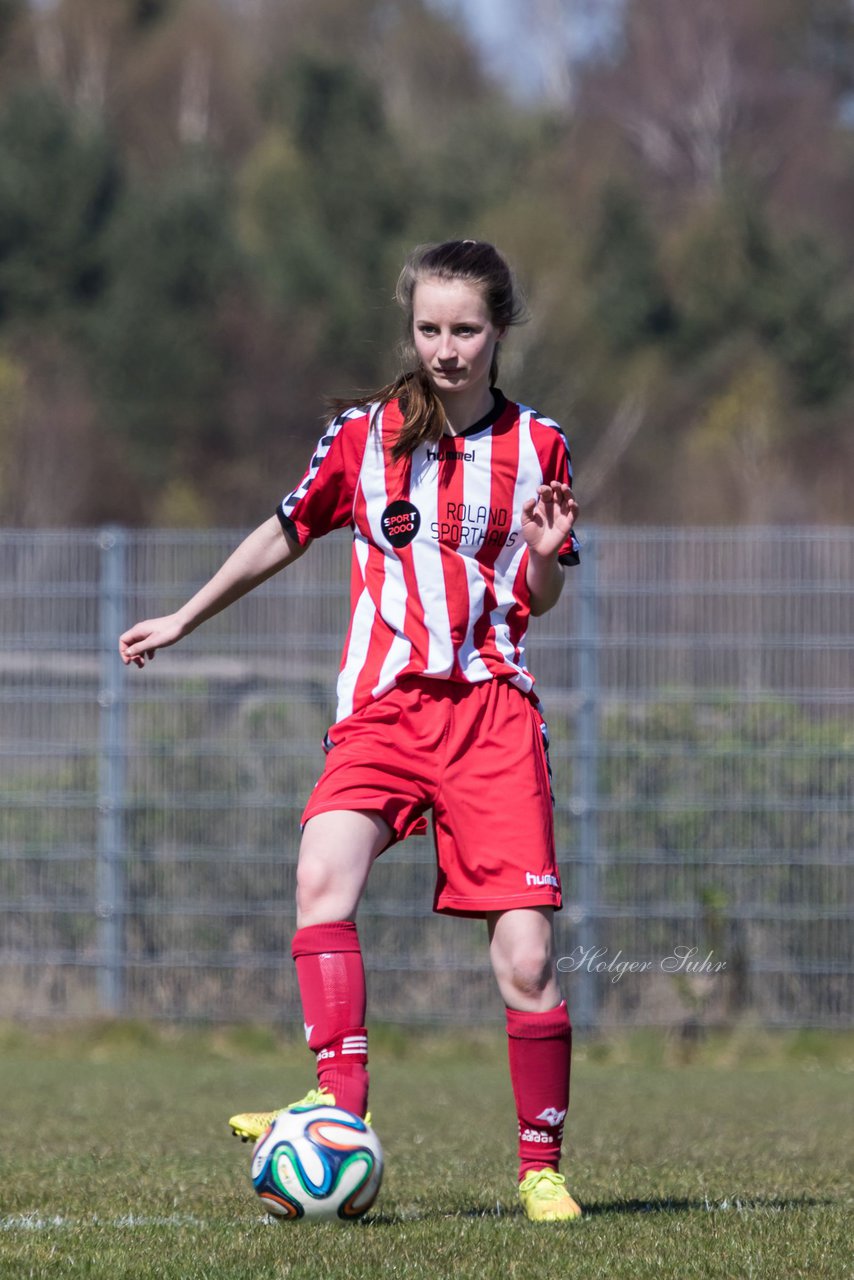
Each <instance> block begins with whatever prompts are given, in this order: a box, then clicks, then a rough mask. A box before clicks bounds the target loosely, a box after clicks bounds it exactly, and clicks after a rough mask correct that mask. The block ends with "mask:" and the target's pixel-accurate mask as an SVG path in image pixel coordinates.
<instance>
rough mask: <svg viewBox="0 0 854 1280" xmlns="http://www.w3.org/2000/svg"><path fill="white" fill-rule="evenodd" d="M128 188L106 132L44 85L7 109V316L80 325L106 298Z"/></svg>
mask: <svg viewBox="0 0 854 1280" xmlns="http://www.w3.org/2000/svg"><path fill="white" fill-rule="evenodd" d="M120 191H121V169H120V162H119V159H118V156H117V154H116V152H115V150H114V148H113V147H112V146H111V145H110V143H109V142H108V140H107V138H106V136H105V134H104V133H103V132H102V131H100V130H97V129H92V128H87V127H85V126H82V125H81V126H77V125H76V124H75V122H74V120H73V118H72V117H70V116H69V114H68V112H67V111H65V110H64V108H63V106H62V104H61V103H60V102H59V100H58V99H57V98H56V97H55V96H54V95H53V94H51V93H49V92H45V91H43V90H41V89H31V90H27V91H19V92H17V93H15V94H14V95H13V96H12V97H11V98H9V99H8V100H7V101H6V102H5V103H4V104H3V109H2V114H0V324H3V323H5V324H20V323H32V322H40V323H48V324H51V323H57V322H59V323H63V324H72V325H74V324H79V323H80V319H81V317H82V316H85V315H86V314H87V313H89V312H90V311H91V310H92V308H93V307H94V306H95V305H96V304H97V303H98V301H99V300H100V299H101V297H102V295H103V292H104V287H105V277H106V260H105V259H106V233H107V231H108V228H109V226H110V221H111V218H112V216H113V214H114V212H115V209H116V205H117V202H118V199H119V194H120Z"/></svg>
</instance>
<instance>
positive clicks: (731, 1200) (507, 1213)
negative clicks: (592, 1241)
mask: <svg viewBox="0 0 854 1280" xmlns="http://www.w3.org/2000/svg"><path fill="white" fill-rule="evenodd" d="M835 1203H836V1201H835V1200H833V1199H832V1198H831V1197H824V1198H823V1199H815V1198H813V1197H810V1196H799V1197H795V1198H792V1199H785V1200H784V1199H779V1198H777V1197H769V1198H765V1197H756V1196H731V1197H728V1198H727V1199H724V1200H674V1199H671V1198H669V1197H668V1198H667V1199H652V1200H605V1201H594V1202H593V1203H589V1202H587V1201H585V1202H584V1204H583V1206H582V1207H583V1210H584V1217H585V1218H595V1217H600V1216H602V1215H604V1214H609V1213H636V1214H642V1213H698V1212H699V1213H733V1212H735V1213H755V1212H758V1211H763V1210H764V1211H765V1212H773V1213H784V1212H785V1211H786V1210H788V1209H813V1208H819V1207H822V1206H827V1205H833V1204H835ZM522 1216H523V1215H522V1208H521V1206H520V1205H517V1204H512V1205H507V1206H505V1205H503V1204H493V1205H490V1206H489V1207H487V1206H486V1205H483V1206H472V1208H470V1209H457V1210H455V1211H450V1212H449V1211H447V1210H442V1209H439V1208H434V1209H416V1210H413V1211H411V1212H407V1211H405V1210H404V1211H402V1212H401V1213H376V1214H370V1215H369V1216H368V1217H366V1218H365V1219H364V1225H365V1226H366V1227H394V1226H400V1225H401V1223H404V1222H426V1221H427V1220H428V1219H431V1218H433V1219H436V1220H438V1219H442V1218H484V1219H487V1218H493V1219H495V1221H499V1220H500V1219H502V1218H520V1217H522Z"/></svg>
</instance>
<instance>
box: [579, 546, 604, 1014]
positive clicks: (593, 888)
mask: <svg viewBox="0 0 854 1280" xmlns="http://www.w3.org/2000/svg"><path fill="white" fill-rule="evenodd" d="M597 551H598V547H597V541H596V531H595V529H591V528H589V527H588V529H587V531H586V536H585V538H584V544H583V548H582V552H581V563H580V566H579V568H580V576H581V581H580V591H579V638H578V682H579V692H580V695H581V701H580V705H579V712H578V746H577V759H576V767H575V777H576V780H577V781H576V792H575V796H574V797H573V802H572V810H573V812H574V814H575V815H576V818H577V821H578V853H579V872H578V893H579V903H578V906H579V913H580V919H579V929H578V937H579V944H580V946H581V948H582V953H587V952H589V951H591V950H592V949H594V948H595V947H597V946H599V945H601V939H600V938H598V937H597V934H596V930H597V926H598V918H599V865H598V857H599V710H600V707H599V586H598V570H597ZM576 982H577V984H578V988H577V991H576V993H575V994H574V996H573V1022H576V1023H577V1024H578V1025H579V1027H584V1028H587V1029H588V1030H589V1029H593V1028H595V1026H596V1024H597V1021H598V995H597V977H596V974H595V973H592V972H590V971H589V970H588V968H587V966H586V965H585V966H583V967H582V968H581V969H579V970H578V973H577V976H576Z"/></svg>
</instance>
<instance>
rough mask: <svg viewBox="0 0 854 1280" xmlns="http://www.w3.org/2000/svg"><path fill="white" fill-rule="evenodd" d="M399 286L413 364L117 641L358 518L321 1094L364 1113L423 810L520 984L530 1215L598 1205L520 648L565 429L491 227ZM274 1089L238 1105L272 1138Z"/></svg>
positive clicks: (144, 647) (543, 785) (309, 987)
mask: <svg viewBox="0 0 854 1280" xmlns="http://www.w3.org/2000/svg"><path fill="white" fill-rule="evenodd" d="M397 297H398V301H399V302H400V304H401V306H402V308H403V311H404V314H405V317H406V337H407V343H408V346H409V356H410V361H409V363H410V365H411V367H410V368H409V369H408V370H407V371H406V372H404V373H403V374H402V375H401V376H400V377H399V378H398V379H397V380H396V381H395V382H394V383H392V384H391V385H389V386H387V387H384V388H383V389H382V390H381V391H379V392H377V393H376V394H375V395H372V396H368V397H365V398H362V399H360V400H356V401H354V402H353V403H351V404H348V406H347V407H346V408H344V409H343V410H342V411H341V412H340V413H339V414H338V416H337V417H335V419H334V420H333V421H332V422H331V423H330V424H329V426H328V427H327V428H326V430H325V432H324V434H323V436H322V438H321V440H320V442H319V444H318V446H317V449H316V452H315V454H314V456H313V458H312V459H311V463H310V465H309V468H308V471H307V472H306V474H305V476H304V477H303V479H302V480H301V482H300V484H299V485H298V486H297V488H296V489H294V491H293V492H292V493H290V494H288V495H287V497H285V498H284V499H283V500H282V502H281V504H280V506H279V507H278V509H277V511H276V514H275V515H274V516H272V517H271V518H270V519H269V520H267V521H266V522H265V523H264V524H262V525H260V526H259V528H258V529H256V530H255V531H254V532H253V533H251V534H250V535H249V537H248V538H246V540H245V541H244V542H243V543H242V544H241V545H240V546H239V547H238V548H237V550H236V551H235V552H234V553H233V554H232V555H231V556H230V557H229V559H228V560H227V561H226V562H225V564H224V565H223V566H222V568H221V569H220V570H219V571H218V572H217V573H216V574H215V575H214V577H213V578H212V579H211V580H210V582H208V583H207V585H206V586H204V587H202V589H201V590H200V591H199V592H198V593H197V594H196V595H195V596H193V598H192V599H191V600H190V601H188V602H187V603H186V604H185V605H184V606H183V607H182V608H180V609H179V610H178V611H177V612H176V613H174V614H171V615H169V616H167V617H163V618H155V619H150V620H147V621H144V622H139V623H137V624H136V625H135V626H133V627H131V628H130V630H128V631H126V632H125V633H124V635H123V636H122V637H121V639H120V641H119V647H120V651H121V655H122V658H123V660H124V662H125V663H126V664H129V663H135V664H136V665H137V666H139V667H142V666H143V665H144V664H145V662H146V660H147V659H149V658H151V657H153V656H154V654H155V652H156V651H157V650H158V649H161V648H164V647H166V646H167V645H171V644H175V642H176V641H178V640H180V639H181V638H182V637H183V636H186V635H188V634H189V633H190V632H191V631H193V630H194V629H195V628H196V627H197V626H199V624H200V623H202V622H204V621H205V620H206V619H207V618H210V617H212V616H213V615H214V614H216V613H218V612H220V610H222V609H224V608H225V607H226V606H227V605H229V604H231V603H232V602H233V601H234V600H237V599H238V598H239V597H241V596H242V595H244V594H245V593H246V592H248V591H250V590H252V588H253V587H256V586H257V585H258V584H259V583H261V582H263V581H265V579H267V578H269V577H270V576H271V575H272V574H274V573H276V572H278V571H279V570H280V569H283V568H285V566H286V565H289V564H291V563H292V562H293V561H294V560H296V559H297V558H298V557H299V556H301V555H302V554H303V552H305V551H306V550H307V548H308V547H309V545H310V543H311V542H312V540H313V539H314V538H319V537H322V536H323V535H324V534H326V533H328V532H329V531H330V530H331V529H338V528H341V527H343V526H345V525H348V526H349V527H350V528H351V529H352V530H353V561H352V592H351V599H352V602H353V607H352V616H351V619H350V628H349V631H348V634H347V639H346V642H345V645H344V654H343V659H342V664H341V671H340V676H339V680H338V712H337V717H336V721H335V723H334V724H333V725H332V727H331V728H330V730H329V733H328V734H327V736H326V740H325V742H324V749H325V751H326V763H325V768H324V771H323V774H322V776H321V778H320V780H319V782H318V783H317V785H316V787H315V789H314V791H313V793H312V795H311V798H310V799H309V802H308V805H307V807H306V809H305V812H304V814H303V828H302V840H301V843H300V850H299V861H298V866H297V921H296V923H297V928H296V933H295V934H294V938H293V946H292V950H293V956H294V960H295V962H296V971H297V980H298V983H299V990H300V997H301V1000H302V1006H303V1014H304V1018H305V1027H306V1035H307V1038H308V1043H309V1046H310V1048H311V1049H312V1050H314V1052H315V1054H316V1055H317V1074H318V1088H317V1089H316V1090H312V1091H311V1092H310V1093H309V1095H308V1097H307V1098H306V1099H304V1100H303V1103H302V1105H306V1104H308V1105H311V1104H312V1103H316V1104H317V1105H322V1104H324V1103H325V1104H330V1103H331V1101H334V1102H335V1104H337V1105H338V1106H341V1107H344V1108H346V1109H347V1110H349V1111H354V1112H357V1113H358V1114H359V1115H363V1116H364V1115H365V1113H366V1108H367V1096H368V1072H367V1061H368V1053H367V1031H366V1029H365V975H364V969H363V965H362V956H361V951H360V947H359V938H358V933H357V930H356V923H355V920H356V912H357V908H358V905H359V901H360V899H361V896H362V892H363V890H364V888H365V884H366V881H367V878H368V873H369V871H370V868H371V866H372V864H373V862H374V860H375V859H376V858H377V857H378V856H379V855H380V854H381V853H382V852H383V851H384V850H385V849H387V848H389V846H390V845H392V844H393V843H394V842H395V841H397V840H402V839H404V838H405V837H406V836H408V835H411V834H412V833H413V832H416V831H423V830H425V828H426V820H425V816H424V815H425V814H426V812H427V810H432V821H433V831H434V836H435V842H436V853H437V863H438V872H437V883H436V892H435V899H434V909H435V910H436V911H438V912H445V913H448V914H451V915H467V916H480V917H482V918H485V919H486V921H487V927H488V936H489V954H490V960H491V962H492V967H493V970H494V973H495V977H496V979H497V982H498V987H499V990H500V992H501V995H502V997H503V1000H504V1003H505V1005H506V1017H507V1035H508V1045H509V1057H510V1074H511V1080H512V1085H513V1093H514V1097H515V1102H516V1110H517V1114H518V1119H519V1177H520V1183H519V1191H520V1197H521V1200H522V1204H523V1206H524V1209H525V1212H526V1213H527V1215H528V1217H529V1218H531V1219H533V1220H535V1221H554V1220H566V1219H573V1218H578V1217H580V1214H581V1210H580V1209H579V1207H578V1205H577V1204H576V1202H575V1201H574V1200H573V1199H572V1197H571V1196H570V1195H569V1193H568V1191H567V1190H566V1184H565V1179H564V1177H563V1175H562V1174H560V1173H559V1172H558V1166H559V1159H560V1150H561V1140H562V1134H563V1124H564V1118H565V1116H566V1110H567V1106H568V1101H569V1068H570V1057H571V1046H572V1031H571V1027H570V1021H569V1017H568V1014H567V1008H566V1002H565V1001H564V1000H562V999H561V994H560V991H559V989H558V985H557V979H556V972H555V959H554V943H553V931H552V915H553V912H554V911H555V909H556V908H558V907H560V905H561V890H560V878H559V874H558V868H557V864H556V861H555V849H554V829H553V819H552V799H551V791H550V784H549V767H548V756H547V747H548V736H547V731H546V725H545V722H544V720H543V718H542V716H541V714H540V708H539V704H538V701H537V699H536V697H535V696H534V693H533V678H532V677H531V675H530V674H529V672H528V671H527V669H526V667H525V665H524V660H523V655H524V639H525V632H526V628H527V624H528V618H529V616H530V615H532V614H533V615H535V616H536V615H537V614H541V613H545V612H546V611H547V610H548V609H551V608H552V606H553V605H554V604H555V603H556V602H557V599H558V597H559V595H560V593H561V589H562V586H563V572H562V568H561V566H562V565H564V564H572V563H575V561H576V560H577V558H578V548H577V543H576V541H575V537H574V534H573V525H574V523H575V518H576V515H577V510H578V508H577V506H576V503H575V500H574V498H573V495H572V489H571V487H570V486H571V479H572V472H571V468H570V460H569V450H568V446H567V442H566V439H565V437H564V435H563V433H562V432H561V430H560V428H559V427H558V426H557V424H556V423H554V422H552V421H551V420H550V419H548V418H544V417H542V416H541V415H540V414H538V413H536V412H534V411H533V410H532V409H529V408H525V407H524V406H522V405H520V404H515V403H513V402H512V401H509V400H507V399H506V398H505V397H504V395H503V394H502V393H501V391H499V390H498V388H497V386H496V380H497V370H498V350H499V344H500V343H501V341H502V340H503V338H504V336H505V334H506V333H507V330H508V329H509V327H510V326H511V325H513V324H515V323H518V321H519V320H520V318H521V306H520V302H519V298H518V294H517V292H516V289H515V286H514V281H513V277H512V273H511V271H510V269H509V267H508V265H507V263H506V262H505V261H504V259H503V258H502V256H501V255H500V254H499V253H498V252H497V250H496V249H495V248H494V247H493V246H492V245H490V244H486V243H483V242H479V241H474V240H453V241H448V242H446V243H444V244H439V245H432V246H427V247H422V248H420V249H418V250H416V251H415V252H414V253H413V254H412V255H411V256H410V258H409V260H408V262H407V263H406V266H405V267H404V269H403V272H402V273H401V276H400V280H399V282H398V289H397ZM275 1114H277V1113H276V1112H263V1113H248V1114H242V1115H237V1116H234V1117H233V1118H232V1120H231V1121H230V1123H231V1127H232V1129H233V1130H234V1132H235V1133H237V1134H238V1135H240V1136H241V1137H243V1138H246V1139H255V1138H257V1137H258V1136H259V1135H260V1134H261V1133H262V1132H263V1131H264V1129H265V1128H266V1127H267V1125H268V1124H269V1123H270V1122H271V1120H272V1118H273V1116H274V1115H275Z"/></svg>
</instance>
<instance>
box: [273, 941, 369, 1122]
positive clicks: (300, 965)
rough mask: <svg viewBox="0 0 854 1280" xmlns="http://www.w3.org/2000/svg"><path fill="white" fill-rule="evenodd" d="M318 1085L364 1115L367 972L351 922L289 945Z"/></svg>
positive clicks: (366, 1059) (350, 1108)
mask: <svg viewBox="0 0 854 1280" xmlns="http://www.w3.org/2000/svg"><path fill="white" fill-rule="evenodd" d="M291 953H292V955H293V957H294V961H295V962H296V967H297V982H298V983H299V990H300V997H301V999H302V1009H303V1018H304V1019H305V1038H306V1040H307V1041H308V1046H309V1048H310V1049H313V1050H314V1052H315V1053H316V1054H317V1082H318V1084H319V1086H320V1088H321V1089H327V1090H328V1091H329V1092H330V1093H333V1094H334V1095H335V1102H336V1105H337V1106H339V1107H343V1108H344V1110H345V1111H354V1112H355V1113H356V1114H357V1115H360V1116H363V1115H364V1114H365V1110H366V1108H367V1105H368V1072H367V1063H368V1033H367V1031H366V1030H365V969H364V966H363V964H362V952H361V948H360V947H359V935H358V933H357V932H356V926H355V924H354V923H353V921H352V920H337V921H335V922H334V923H333V924H310V925H307V926H306V927H305V928H304V929H297V931H296V933H295V934H294V939H293V943H292V945H291Z"/></svg>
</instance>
